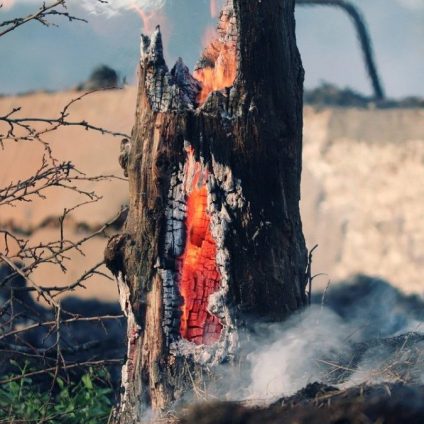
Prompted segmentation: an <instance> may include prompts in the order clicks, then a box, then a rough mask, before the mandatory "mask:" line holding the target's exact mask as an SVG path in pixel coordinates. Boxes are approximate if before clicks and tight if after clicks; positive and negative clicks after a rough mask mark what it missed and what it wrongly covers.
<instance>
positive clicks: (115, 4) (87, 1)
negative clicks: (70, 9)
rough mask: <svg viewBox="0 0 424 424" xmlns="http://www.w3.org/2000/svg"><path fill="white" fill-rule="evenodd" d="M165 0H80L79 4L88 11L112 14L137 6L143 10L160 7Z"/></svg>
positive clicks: (147, 10) (148, 10)
mask: <svg viewBox="0 0 424 424" xmlns="http://www.w3.org/2000/svg"><path fill="white" fill-rule="evenodd" d="M165 3H166V0H108V1H105V0H102V1H99V0H82V1H81V5H82V6H83V7H84V8H85V9H86V10H87V11H88V12H90V13H94V14H102V15H106V16H113V15H116V14H118V13H120V12H123V11H125V10H132V9H134V8H137V9H139V10H143V11H145V12H150V11H153V10H158V9H161V8H162V7H163V6H164V5H165Z"/></svg>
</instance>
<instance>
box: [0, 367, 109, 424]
mask: <svg viewBox="0 0 424 424" xmlns="http://www.w3.org/2000/svg"><path fill="white" fill-rule="evenodd" d="M14 365H16V364H14ZM20 371H21V376H22V378H21V379H20V380H18V381H10V382H7V383H5V384H3V385H2V386H0V423H16V424H18V423H37V424H38V423H49V424H56V423H57V424H59V423H60V424H82V423H84V424H102V423H107V422H108V418H109V415H110V411H111V408H112V401H111V394H112V390H111V389H110V388H107V387H101V386H100V385H99V383H97V381H98V380H99V378H104V377H105V374H107V373H106V372H105V371H97V372H95V371H94V370H92V369H89V371H88V372H87V373H86V374H84V375H83V376H82V377H81V379H80V381H77V382H72V383H71V384H67V383H66V382H65V381H64V380H63V379H61V378H58V379H57V380H56V382H57V387H58V390H56V392H55V394H54V395H52V394H51V393H49V392H45V391H44V392H43V391H42V390H41V389H40V387H37V386H35V385H34V384H33V380H32V379H31V378H27V377H25V375H26V374H27V373H28V365H27V364H26V365H25V366H24V367H22V368H20ZM10 377H13V376H10Z"/></svg>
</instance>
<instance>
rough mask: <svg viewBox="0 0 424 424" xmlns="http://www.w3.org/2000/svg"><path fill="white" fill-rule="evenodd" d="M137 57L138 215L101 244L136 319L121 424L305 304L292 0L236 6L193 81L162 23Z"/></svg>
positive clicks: (133, 192)
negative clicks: (248, 327) (171, 58)
mask: <svg viewBox="0 0 424 424" xmlns="http://www.w3.org/2000/svg"><path fill="white" fill-rule="evenodd" d="M141 50H142V53H141V60H140V83H139V92H138V100H137V111H136V122H135V126H134V129H133V133H132V140H131V142H126V143H124V145H123V153H122V156H121V163H122V164H124V166H125V167H126V171H127V174H128V177H129V182H130V205H129V215H128V219H127V223H126V230H125V233H124V234H122V235H120V236H117V237H115V238H113V239H112V240H111V241H110V243H109V246H108V248H107V250H106V261H107V263H108V265H109V267H110V269H111V270H112V271H113V272H114V273H115V274H116V275H117V276H118V280H119V288H120V295H121V301H122V307H123V309H124V311H125V312H126V314H127V317H128V356H127V362H126V365H125V367H124V369H123V381H122V388H123V394H122V401H121V406H120V410H119V414H118V418H117V421H118V422H120V423H130V422H131V423H133V422H137V420H140V419H141V416H142V409H143V406H147V407H151V408H152V409H153V410H155V411H165V410H166V409H167V408H169V407H170V406H171V405H173V404H174V402H175V401H178V400H179V399H181V398H182V397H183V395H186V393H187V392H188V391H190V390H192V389H193V385H196V384H199V385H201V386H202V387H203V383H204V382H205V381H207V380H208V373H212V374H213V368H214V366H215V365H217V364H219V363H222V362H231V361H232V360H233V359H234V358H235V357H237V348H238V340H239V335H240V333H241V332H242V331H243V328H244V326H245V323H246V322H247V321H248V320H249V319H254V320H258V319H267V320H282V319H284V318H285V317H287V316H288V315H289V314H291V313H292V312H293V311H296V310H297V309H299V308H301V307H302V306H304V305H305V304H306V303H307V299H306V296H305V286H306V276H305V269H306V265H307V264H306V262H307V255H306V248H305V243H304V238H303V234H302V226H301V220H300V214H299V200H300V176H301V153H302V94H303V93H302V84H303V69H302V65H301V61H300V56H299V53H298V50H297V47H296V41H295V22H294V0H266V1H252V0H228V4H227V5H226V6H225V8H224V10H223V12H222V14H221V18H220V23H219V26H218V31H217V37H216V39H214V40H213V41H212V42H211V44H210V46H209V47H208V48H207V49H206V50H205V52H204V55H203V57H202V60H201V61H200V62H199V65H198V68H197V70H196V71H195V73H194V75H195V76H196V79H195V78H194V77H193V76H192V75H191V74H190V73H189V70H188V69H187V67H185V65H184V64H183V63H182V61H181V60H179V61H178V62H177V63H176V65H175V66H174V68H172V70H171V71H169V70H168V68H167V66H166V64H165V61H164V59H163V53H162V41H161V34H160V30H159V28H157V30H156V31H155V33H154V34H153V35H152V37H151V38H148V37H146V36H142V47H141Z"/></svg>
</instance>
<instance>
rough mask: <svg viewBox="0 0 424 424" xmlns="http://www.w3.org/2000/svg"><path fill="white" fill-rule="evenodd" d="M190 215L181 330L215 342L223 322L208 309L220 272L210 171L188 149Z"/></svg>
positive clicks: (183, 268) (198, 340)
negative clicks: (211, 212)
mask: <svg viewBox="0 0 424 424" xmlns="http://www.w3.org/2000/svg"><path fill="white" fill-rule="evenodd" d="M185 175H186V176H188V177H190V176H192V179H191V181H190V179H189V178H188V181H187V184H186V193H188V195H187V215H186V220H185V227H186V242H185V250H184V253H183V255H182V256H181V257H180V258H179V263H180V266H179V275H180V278H179V285H180V294H181V296H182V297H183V298H184V304H183V306H182V317H181V325H180V334H181V337H183V338H184V339H186V340H189V341H191V342H193V343H195V344H198V345H200V344H212V343H214V342H216V341H218V339H219V337H220V335H221V330H222V325H221V323H220V322H219V319H218V318H217V317H216V316H214V315H212V314H211V313H210V312H209V310H208V301H209V297H210V295H211V294H213V293H215V292H216V291H218V290H219V287H220V280H221V276H220V273H219V270H218V268H217V264H216V253H217V247H216V242H215V240H214V239H213V236H212V234H211V229H210V224H211V223H210V216H209V215H208V212H207V200H208V191H207V186H206V179H207V171H205V170H203V169H202V165H201V164H200V163H199V162H196V160H195V158H194V152H193V151H192V150H189V152H188V160H187V163H186V167H185Z"/></svg>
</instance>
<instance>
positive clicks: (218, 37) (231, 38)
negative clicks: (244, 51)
mask: <svg viewBox="0 0 424 424" xmlns="http://www.w3.org/2000/svg"><path fill="white" fill-rule="evenodd" d="M214 13H217V1H216V0H211V14H212V15H213V14H214ZM235 24H236V19H235V16H234V11H233V7H232V1H231V0H227V4H226V6H225V7H224V8H223V10H222V12H221V15H220V19H219V24H218V28H217V31H214V33H213V34H212V35H211V31H210V29H209V28H208V29H207V30H206V33H205V34H206V42H205V43H204V44H205V45H206V46H207V47H206V48H205V49H204V51H203V55H202V58H201V59H200V62H199V65H198V67H197V69H196V70H195V71H194V77H195V78H196V79H198V80H199V81H200V82H201V83H202V90H201V91H200V93H199V96H198V102H199V103H200V104H203V103H204V102H205V100H206V99H207V97H208V95H209V94H210V93H211V92H213V91H217V90H223V89H224V88H227V87H231V86H232V85H233V84H234V80H235V78H236V74H237V55H236V46H237V30H236V25H235Z"/></svg>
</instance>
